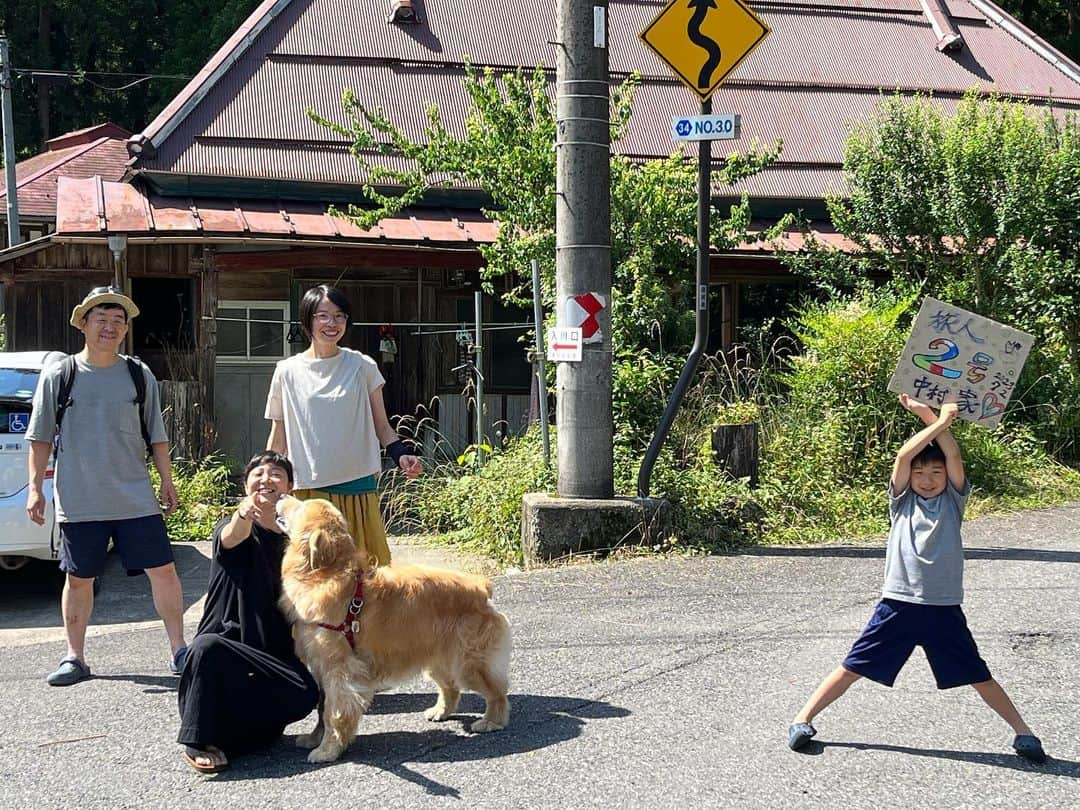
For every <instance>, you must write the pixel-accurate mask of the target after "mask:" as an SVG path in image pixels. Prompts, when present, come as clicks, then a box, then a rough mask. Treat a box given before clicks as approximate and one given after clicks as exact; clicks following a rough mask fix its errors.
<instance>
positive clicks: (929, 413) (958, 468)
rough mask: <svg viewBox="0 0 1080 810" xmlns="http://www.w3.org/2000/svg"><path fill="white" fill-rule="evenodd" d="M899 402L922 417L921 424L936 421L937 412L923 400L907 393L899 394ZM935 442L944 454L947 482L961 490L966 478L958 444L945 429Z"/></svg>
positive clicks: (930, 423) (929, 423)
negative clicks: (913, 397)
mask: <svg viewBox="0 0 1080 810" xmlns="http://www.w3.org/2000/svg"><path fill="white" fill-rule="evenodd" d="M900 404H901V405H903V406H904V407H905V408H907V410H908V411H910V412H911V413H913V414H915V416H917V417H919V418H920V419H922V420H923V424H926V425H932V424H934V422H936V421H937V412H936V411H935V410H934V409H933V408H931V407H930V406H929V405H927V404H926V403H925V402H920V401H919V400H917V399H912V398H911V397H909V396H908V395H907V394H901V395H900ZM937 443H938V447H940V448H941V452H942V453H944V454H945V473H946V474H947V475H948V476H949V483H951V484H952V485H953V488H954V489H956V491H957V492H963V491H964V483H965V482H966V481H967V478H966V476H965V475H964V457H963V455H962V454H961V452H960V445H959V444H957V442H956V438H955V437H954V436H953V435H952V433H950V432H949V431H947V430H946V431H944V432H943V433H941V434H940V435H938V437H937Z"/></svg>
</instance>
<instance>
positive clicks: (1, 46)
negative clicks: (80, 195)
mask: <svg viewBox="0 0 1080 810" xmlns="http://www.w3.org/2000/svg"><path fill="white" fill-rule="evenodd" d="M0 96H2V97H3V98H2V103H0V107H2V108H3V111H2V112H3V121H2V123H3V127H4V175H5V177H6V178H7V226H8V247H14V246H15V245H17V244H19V242H20V241H21V240H20V239H19V193H18V190H17V188H16V185H17V184H16V182H15V121H14V115H13V113H12V111H11V57H10V55H9V53H8V40H7V36H6V35H3V34H0ZM2 311H3V306H2V304H0V312H2Z"/></svg>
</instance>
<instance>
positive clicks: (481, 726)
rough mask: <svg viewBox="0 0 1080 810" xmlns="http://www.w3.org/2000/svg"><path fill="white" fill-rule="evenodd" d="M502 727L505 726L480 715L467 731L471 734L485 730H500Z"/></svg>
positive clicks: (481, 732)
mask: <svg viewBox="0 0 1080 810" xmlns="http://www.w3.org/2000/svg"><path fill="white" fill-rule="evenodd" d="M504 728H506V726H500V725H499V724H498V723H495V722H493V721H491V720H488V719H487V718H485V717H481V718H480V719H479V720H477V721H476V722H475V723H473V724H472V726H470V727H469V731H471V732H472V733H473V734H483V733H484V732H486V731H502V730H503V729H504Z"/></svg>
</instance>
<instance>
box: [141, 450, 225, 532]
mask: <svg viewBox="0 0 1080 810" xmlns="http://www.w3.org/2000/svg"><path fill="white" fill-rule="evenodd" d="M172 472H173V483H175V484H176V494H177V498H178V500H179V506H178V507H177V509H176V511H175V512H173V513H172V514H171V515H166V516H165V526H166V528H167V529H168V531H169V538H170V539H172V540H174V541H175V540H209V539H210V536H211V534H212V533H213V530H214V526H216V525H217V522H218V521H219V520H220V519H221V517H222V515H224V514H225V505H226V497H227V496H228V494H229V486H230V485H229V467H228V465H227V464H226V463H225V462H224V461H223V459H222V458H221V456H218V455H211V456H207V457H206V458H204V459H202V460H201V461H177V462H174V463H173V470H172ZM150 477H151V479H152V480H153V482H154V489H155V491H157V490H158V488H159V486H160V481H161V479H160V477H159V476H158V474H157V470H156V469H154V468H153V466H152V465H151V468H150Z"/></svg>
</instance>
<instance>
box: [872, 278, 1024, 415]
mask: <svg viewBox="0 0 1080 810" xmlns="http://www.w3.org/2000/svg"><path fill="white" fill-rule="evenodd" d="M1033 343H1034V340H1033V338H1032V337H1031V335H1029V334H1027V333H1025V332H1021V331H1019V330H1018V329H1013V328H1011V327H1009V326H1004V325H1003V324H1000V323H997V322H996V321H992V320H990V319H989V318H984V317H983V316H981V315H976V314H975V313H974V312H968V311H967V310H965V309H960V308H959V307H955V306H952V305H951V304H945V303H943V302H941V301H938V300H935V299H933V298H929V297H928V298H926V299H924V300H923V303H922V307H920V308H919V314H918V316H917V317H916V318H915V323H914V324H913V325H912V327H911V335H910V336H909V337H908V340H907V343H906V344H905V345H904V351H903V352H902V353H901V355H900V362H899V363H898V364H897V366H896V371H894V372H893V375H892V379H891V380H889V390H890V391H894V392H895V393H897V394H907V395H908V396H911V397H914V398H915V399H919V400H922V401H923V402H926V403H928V404H930V405H932V406H934V407H935V408H936V407H940V406H941V405H943V404H945V403H946V402H955V403H956V404H957V406H958V407H959V413H958V416H959V417H960V418H961V419H966V420H967V421H968V422H974V423H975V424H977V425H984V426H985V427H991V428H992V427H994V426H995V425H997V423H998V422H1000V421H1001V415H1002V414H1003V413H1005V406H1006V405H1008V403H1009V398H1010V397H1011V396H1012V394H1013V391H1014V390H1015V388H1016V383H1017V381H1018V380H1019V379H1020V371H1021V370H1022V369H1023V367H1024V362H1025V361H1026V360H1027V356H1028V352H1029V351H1031V347H1032V345H1033Z"/></svg>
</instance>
